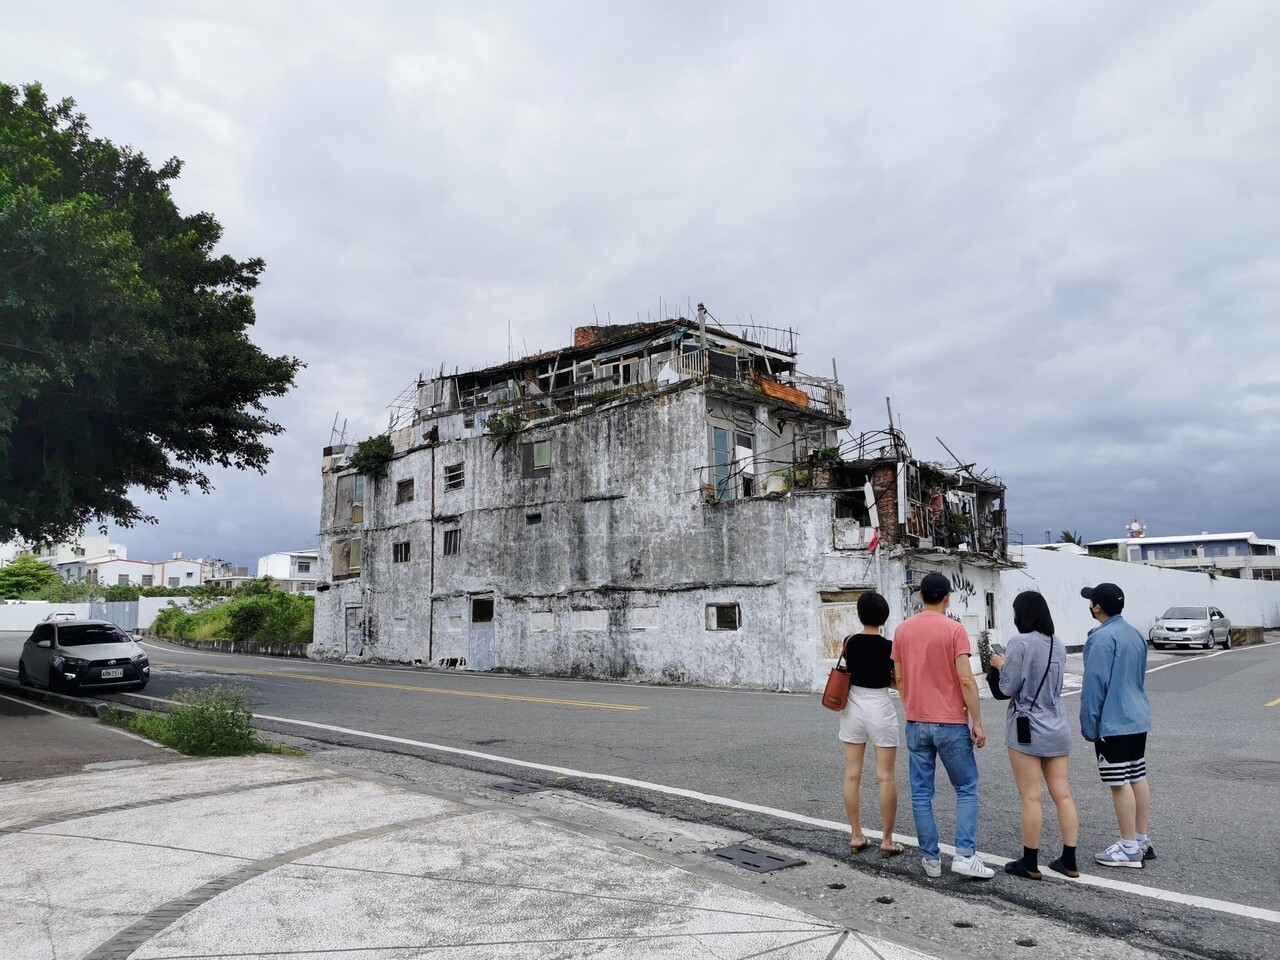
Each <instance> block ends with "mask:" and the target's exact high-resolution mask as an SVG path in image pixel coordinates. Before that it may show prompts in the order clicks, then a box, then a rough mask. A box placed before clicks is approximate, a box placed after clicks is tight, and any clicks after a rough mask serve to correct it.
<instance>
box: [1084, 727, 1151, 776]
mask: <svg viewBox="0 0 1280 960" xmlns="http://www.w3.org/2000/svg"><path fill="white" fill-rule="evenodd" d="M1093 749H1094V752H1096V753H1097V755H1098V773H1099V774H1100V775H1101V776H1102V782H1103V783H1105V784H1107V786H1110V787H1120V786H1123V785H1124V784H1126V783H1137V782H1138V781H1139V780H1145V779H1147V735H1146V734H1145V733H1125V734H1121V735H1120V736H1118V737H1107V739H1105V740H1098V741H1096V742H1095V743H1094V745H1093Z"/></svg>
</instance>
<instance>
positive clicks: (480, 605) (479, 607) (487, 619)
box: [471, 596, 493, 623]
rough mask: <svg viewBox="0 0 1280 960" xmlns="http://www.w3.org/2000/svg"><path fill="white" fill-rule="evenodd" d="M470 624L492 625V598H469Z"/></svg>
mask: <svg viewBox="0 0 1280 960" xmlns="http://www.w3.org/2000/svg"><path fill="white" fill-rule="evenodd" d="M471 622H472V623H493V597H492V596H488V597H472V598H471Z"/></svg>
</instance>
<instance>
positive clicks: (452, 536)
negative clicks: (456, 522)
mask: <svg viewBox="0 0 1280 960" xmlns="http://www.w3.org/2000/svg"><path fill="white" fill-rule="evenodd" d="M461 548H462V531H461V530H460V529H458V528H456V527H455V528H454V529H453V530H446V531H445V532H444V555H445V556H446V557H456V556H457V555H458V553H459V551H460V550H461Z"/></svg>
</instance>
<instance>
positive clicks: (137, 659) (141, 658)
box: [133, 653, 147, 663]
mask: <svg viewBox="0 0 1280 960" xmlns="http://www.w3.org/2000/svg"><path fill="white" fill-rule="evenodd" d="M133 662H134V663H146V662H147V655H146V654H145V653H135V654H134V655H133Z"/></svg>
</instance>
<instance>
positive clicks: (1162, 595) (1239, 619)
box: [999, 550, 1280, 646]
mask: <svg viewBox="0 0 1280 960" xmlns="http://www.w3.org/2000/svg"><path fill="white" fill-rule="evenodd" d="M1021 559H1022V563H1023V564H1024V566H1023V568H1022V569H1021V570H1006V571H1004V572H1003V573H1002V574H1001V586H1002V589H1001V591H1000V597H1001V602H1003V603H1005V604H1011V603H1012V602H1013V598H1014V597H1015V596H1017V595H1018V594H1019V593H1020V592H1021V591H1023V590H1039V591H1040V592H1041V593H1043V594H1044V596H1045V599H1046V600H1047V601H1048V603H1049V611H1050V612H1051V613H1052V614H1053V623H1054V626H1055V627H1057V629H1058V637H1059V639H1061V640H1062V641H1063V642H1064V643H1067V644H1068V645H1071V646H1079V645H1081V644H1083V643H1084V641H1085V637H1086V636H1088V633H1089V631H1090V630H1091V629H1092V628H1093V627H1095V626H1097V621H1095V620H1094V619H1093V618H1092V617H1091V616H1089V601H1087V600H1085V599H1084V598H1083V597H1081V596H1080V588H1081V587H1092V586H1095V585H1096V584H1099V583H1105V582H1108V581H1109V582H1111V583H1114V584H1117V585H1118V586H1119V587H1120V589H1121V590H1123V591H1124V596H1125V604H1124V618H1125V619H1126V620H1128V621H1129V622H1130V623H1131V624H1133V625H1134V626H1135V627H1137V628H1138V630H1140V631H1142V634H1143V635H1144V636H1145V635H1146V633H1147V631H1148V630H1149V629H1150V628H1151V625H1152V624H1153V623H1155V620H1156V617H1158V616H1160V614H1162V613H1164V612H1165V610H1167V609H1168V608H1169V607H1172V606H1175V605H1178V604H1193V605H1200V604H1212V605H1213V606H1215V607H1218V608H1219V609H1220V610H1221V611H1222V612H1223V613H1225V614H1226V615H1227V616H1228V617H1229V618H1230V620H1231V623H1232V625H1233V626H1237V627H1275V626H1280V583H1277V582H1270V581H1266V580H1233V579H1229V578H1227V577H1222V576H1219V577H1218V578H1217V579H1216V580H1214V579H1210V577H1209V575H1208V574H1206V573H1196V572H1191V571H1182V570H1162V569H1160V568H1159V567H1148V566H1145V565H1142V564H1137V563H1121V562H1119V561H1116V560H1104V559H1102V558H1100V557H1082V556H1074V555H1072V554H1067V553H1058V552H1057V551H1054V550H1026V551H1024V553H1023V556H1022V558H1021ZM1006 617H1007V618H1008V619H1009V621H1010V626H1012V611H1011V610H1010V609H1005V610H1001V611H999V619H1000V620H1001V622H1003V621H1004V620H1005V619H1006Z"/></svg>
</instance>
